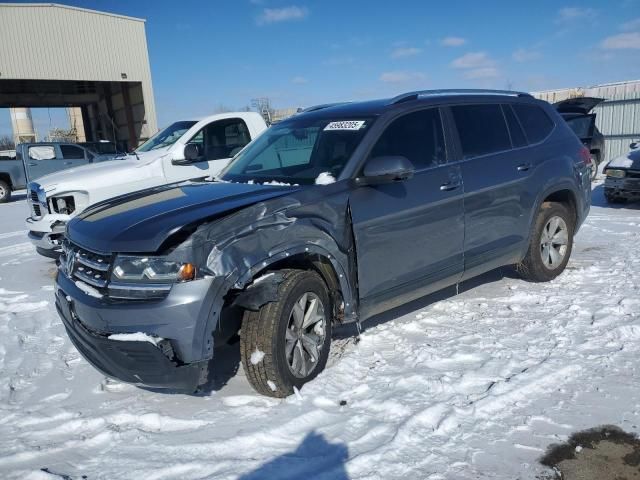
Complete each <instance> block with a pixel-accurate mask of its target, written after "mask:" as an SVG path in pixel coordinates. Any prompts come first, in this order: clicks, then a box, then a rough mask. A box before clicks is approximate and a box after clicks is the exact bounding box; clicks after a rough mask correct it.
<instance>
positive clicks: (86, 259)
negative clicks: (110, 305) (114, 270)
mask: <svg viewBox="0 0 640 480" xmlns="http://www.w3.org/2000/svg"><path fill="white" fill-rule="evenodd" d="M111 261H112V256H111V255H105V254H99V253H95V252H90V251H89V250H85V249H83V248H80V247H78V246H77V245H74V244H72V243H71V242H69V241H68V240H66V239H65V240H64V241H63V243H62V254H61V255H60V267H61V268H62V270H63V271H64V273H65V274H66V275H67V277H69V278H70V279H72V280H80V281H82V282H84V283H86V284H87V285H90V286H92V287H94V288H96V289H97V290H98V291H99V292H100V293H101V294H102V295H106V293H107V283H108V281H109V274H110V272H111Z"/></svg>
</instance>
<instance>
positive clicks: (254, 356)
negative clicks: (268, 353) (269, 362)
mask: <svg viewBox="0 0 640 480" xmlns="http://www.w3.org/2000/svg"><path fill="white" fill-rule="evenodd" d="M263 358H264V352H262V351H260V350H257V349H256V351H255V352H251V364H252V365H257V364H259V363H260V362H261V361H262V359H263Z"/></svg>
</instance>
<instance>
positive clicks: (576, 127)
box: [565, 115, 593, 138]
mask: <svg viewBox="0 0 640 480" xmlns="http://www.w3.org/2000/svg"><path fill="white" fill-rule="evenodd" d="M565 120H566V121H567V123H568V124H569V127H571V130H573V133H575V134H576V136H577V137H578V138H587V137H590V136H591V125H592V124H593V118H592V117H591V116H590V115H586V116H583V117H572V118H565Z"/></svg>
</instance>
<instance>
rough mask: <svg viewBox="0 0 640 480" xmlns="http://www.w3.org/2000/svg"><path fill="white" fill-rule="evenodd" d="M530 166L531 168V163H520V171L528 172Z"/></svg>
mask: <svg viewBox="0 0 640 480" xmlns="http://www.w3.org/2000/svg"><path fill="white" fill-rule="evenodd" d="M530 168H531V164H530V163H523V164H522V165H518V171H519V172H526V171H527V170H529V169H530Z"/></svg>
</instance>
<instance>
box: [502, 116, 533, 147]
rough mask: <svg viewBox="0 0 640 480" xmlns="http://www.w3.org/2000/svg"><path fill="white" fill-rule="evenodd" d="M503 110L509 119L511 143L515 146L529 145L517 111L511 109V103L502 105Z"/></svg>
mask: <svg viewBox="0 0 640 480" xmlns="http://www.w3.org/2000/svg"><path fill="white" fill-rule="evenodd" d="M502 111H503V112H504V116H505V118H506V119H507V125H508V126H509V134H511V143H512V144H513V146H514V148H519V147H524V146H526V145H527V138H526V137H525V136H524V132H523V131H522V127H521V126H520V122H518V119H517V118H516V115H515V113H513V110H512V109H511V106H510V105H502Z"/></svg>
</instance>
